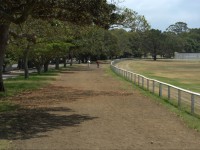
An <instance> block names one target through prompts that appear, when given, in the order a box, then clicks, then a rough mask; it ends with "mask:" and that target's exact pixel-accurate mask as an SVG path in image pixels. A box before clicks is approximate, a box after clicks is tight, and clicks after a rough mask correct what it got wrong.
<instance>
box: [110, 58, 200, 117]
mask: <svg viewBox="0 0 200 150" xmlns="http://www.w3.org/2000/svg"><path fill="white" fill-rule="evenodd" d="M119 61H121V60H115V61H112V62H111V69H112V70H113V71H114V72H115V73H116V74H118V75H120V76H122V77H124V78H125V79H127V80H129V81H131V82H133V83H134V84H136V85H138V86H139V87H141V88H143V89H145V90H148V91H150V92H152V93H153V94H157V95H158V96H160V97H162V98H164V99H166V100H168V101H169V102H170V103H171V104H173V105H174V106H177V107H178V108H181V109H184V110H186V111H187V112H190V113H191V114H193V115H198V116H200V94H199V93H195V92H192V91H188V90H185V89H182V88H179V87H176V86H173V85H171V84H167V83H164V82H161V81H158V80H154V79H150V78H147V77H145V76H143V75H140V74H137V73H133V72H130V71H127V70H125V69H122V68H118V67H117V66H115V64H116V63H118V62H119Z"/></svg>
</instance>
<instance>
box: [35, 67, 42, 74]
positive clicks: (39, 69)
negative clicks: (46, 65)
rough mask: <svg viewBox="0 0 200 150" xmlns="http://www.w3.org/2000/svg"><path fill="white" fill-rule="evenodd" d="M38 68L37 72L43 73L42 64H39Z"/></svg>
mask: <svg viewBox="0 0 200 150" xmlns="http://www.w3.org/2000/svg"><path fill="white" fill-rule="evenodd" d="M36 69H37V73H38V74H41V70H42V66H41V65H38V66H37V67H36Z"/></svg>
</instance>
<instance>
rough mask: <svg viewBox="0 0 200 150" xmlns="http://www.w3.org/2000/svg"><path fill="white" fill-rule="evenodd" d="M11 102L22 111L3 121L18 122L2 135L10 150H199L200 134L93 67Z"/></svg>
mask: <svg viewBox="0 0 200 150" xmlns="http://www.w3.org/2000/svg"><path fill="white" fill-rule="evenodd" d="M101 67H102V66H101ZM103 67H104V68H105V66H103ZM15 102H17V103H20V104H23V105H24V106H25V107H26V108H25V109H23V110H21V111H19V112H16V114H15V115H13V114H7V116H5V119H8V118H10V119H15V120H16V122H15V126H14V125H13V126H12V125H11V126H10V127H9V128H10V130H7V131H6V132H5V133H4V135H3V136H4V137H6V138H7V139H9V140H11V141H12V148H13V149H20V150H21V149H48V150H50V149H58V150H62V149H91V150H95V149H96V150H98V149H102V150H104V149H119V150H122V149H199V148H200V142H199V141H200V134H199V133H197V132H195V131H194V130H191V129H188V128H187V127H186V126H185V125H184V124H183V122H182V121H180V119H178V118H177V117H176V116H175V115H174V114H172V113H170V112H169V111H168V110H166V109H165V108H164V107H163V106H161V105H159V104H157V103H156V102H155V101H152V100H150V99H149V98H147V97H144V96H143V95H141V94H140V93H139V92H138V91H136V90H134V89H133V88H132V87H131V85H130V84H129V83H124V82H122V81H119V80H117V79H116V78H113V77H111V75H109V74H108V73H106V72H105V70H104V69H103V68H96V66H93V65H91V68H90V69H89V70H88V69H87V68H84V67H81V68H75V69H73V70H71V71H63V72H62V73H61V75H60V76H59V77H58V78H57V80H56V81H52V85H51V86H49V88H48V89H47V88H44V89H40V90H38V91H35V92H29V93H26V94H24V95H22V96H18V97H17V98H16V99H15ZM6 129H7V128H6ZM1 138H2V137H1Z"/></svg>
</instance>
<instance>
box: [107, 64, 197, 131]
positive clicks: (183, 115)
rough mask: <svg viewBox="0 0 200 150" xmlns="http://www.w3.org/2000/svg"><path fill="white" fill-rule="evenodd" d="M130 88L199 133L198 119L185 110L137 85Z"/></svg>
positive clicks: (123, 79)
mask: <svg viewBox="0 0 200 150" xmlns="http://www.w3.org/2000/svg"><path fill="white" fill-rule="evenodd" d="M106 72H107V73H108V74H110V75H111V76H113V77H114V78H116V79H118V80H120V81H123V82H124V83H127V82H130V81H128V80H127V79H125V78H123V77H120V76H118V75H117V74H115V73H114V72H113V71H112V70H111V69H109V68H108V69H106ZM132 87H133V88H134V89H136V90H139V91H140V92H141V93H142V94H143V95H145V96H146V97H149V98H151V99H152V100H154V101H156V102H158V103H159V104H161V105H162V106H164V107H166V108H167V109H168V110H169V111H171V112H173V113H175V114H176V115H177V116H178V117H179V118H180V119H181V120H182V121H183V122H185V123H186V125H187V126H188V127H189V128H192V129H195V130H196V131H198V132H200V117H199V116H193V115H192V114H190V113H188V112H187V111H186V110H185V109H178V107H177V106H176V105H174V104H173V103H170V102H169V101H168V100H167V99H163V98H160V97H159V96H158V95H154V94H152V93H151V92H149V91H147V90H144V89H142V88H140V87H139V86H137V85H134V84H133V83H132Z"/></svg>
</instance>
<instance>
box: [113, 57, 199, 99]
mask: <svg viewBox="0 0 200 150" xmlns="http://www.w3.org/2000/svg"><path fill="white" fill-rule="evenodd" d="M113 62H114V61H112V62H111V65H112V66H113V67H115V68H117V69H120V70H122V71H126V72H129V73H133V74H135V75H138V76H140V77H143V78H145V79H148V80H150V81H155V82H158V83H161V84H163V85H166V86H170V87H172V88H175V89H177V90H181V91H183V92H186V93H189V94H194V95H197V96H200V93H197V92H193V91H189V90H186V89H183V88H180V87H177V86H174V85H171V84H168V83H165V82H161V81H158V80H155V79H151V78H147V77H145V76H143V75H141V74H138V73H134V72H131V71H127V70H125V69H122V68H119V67H116V66H114V65H113Z"/></svg>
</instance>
